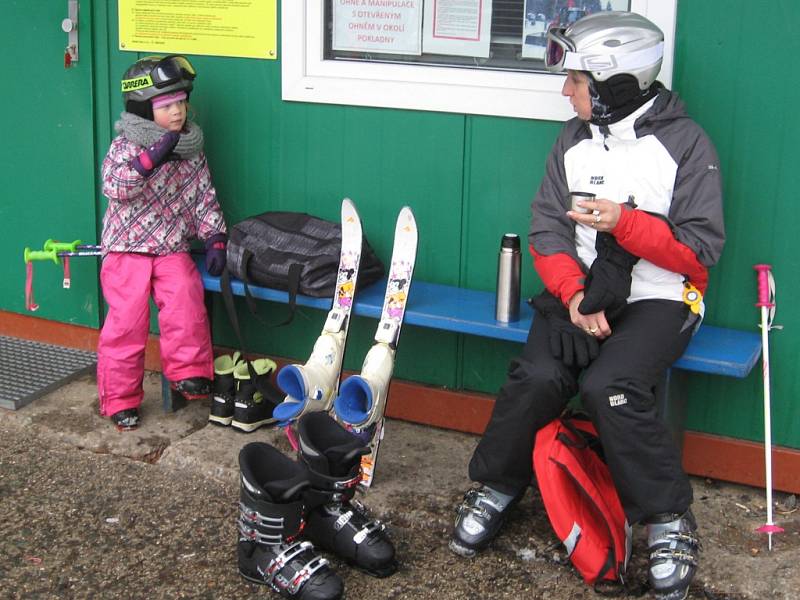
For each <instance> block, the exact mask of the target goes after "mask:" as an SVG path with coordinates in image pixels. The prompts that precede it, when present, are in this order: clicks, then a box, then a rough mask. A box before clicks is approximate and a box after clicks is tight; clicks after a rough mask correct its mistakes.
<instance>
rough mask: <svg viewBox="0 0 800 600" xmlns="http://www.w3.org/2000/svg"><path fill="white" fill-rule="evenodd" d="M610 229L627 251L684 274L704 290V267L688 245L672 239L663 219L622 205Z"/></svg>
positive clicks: (705, 278)
mask: <svg viewBox="0 0 800 600" xmlns="http://www.w3.org/2000/svg"><path fill="white" fill-rule="evenodd" d="M611 233H612V234H613V235H614V237H616V238H617V241H618V242H619V245H620V246H622V247H623V248H625V250H627V251H628V252H630V253H632V254H635V255H636V256H639V257H641V258H643V259H645V260H648V261H650V262H651V263H653V264H654V265H656V266H657V267H661V268H662V269H666V270H667V271H672V272H673V273H680V274H681V275H684V276H685V277H687V278H688V279H689V281H690V282H691V283H692V284H694V286H695V287H697V289H699V290H700V293H702V294H705V292H706V287H707V286H708V269H707V268H706V267H704V266H703V265H702V264H701V263H700V261H699V260H698V259H697V255H696V254H695V253H694V251H693V250H692V249H691V248H689V246H687V245H686V244H683V243H681V242H679V241H678V240H677V239H675V236H674V235H672V230H671V229H670V226H669V225H668V224H667V223H666V221H663V220H662V219H659V218H658V217H655V216H653V215H651V214H648V213H646V212H645V211H642V210H630V209H626V208H623V209H622V213H621V214H620V216H619V221H618V222H617V224H616V226H615V227H614V229H613V230H612V231H611Z"/></svg>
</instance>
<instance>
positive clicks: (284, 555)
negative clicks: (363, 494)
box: [237, 442, 344, 600]
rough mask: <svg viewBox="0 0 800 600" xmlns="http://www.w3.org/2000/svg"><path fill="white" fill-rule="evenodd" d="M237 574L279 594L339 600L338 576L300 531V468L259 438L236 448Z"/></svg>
mask: <svg viewBox="0 0 800 600" xmlns="http://www.w3.org/2000/svg"><path fill="white" fill-rule="evenodd" d="M239 470H240V473H241V492H240V501H239V519H238V521H237V525H238V528H239V544H238V553H239V574H240V575H241V576H242V577H244V578H245V579H247V580H248V581H252V582H254V583H260V584H266V585H268V586H270V587H271V588H272V589H273V590H275V591H276V592H278V593H279V594H280V595H281V596H283V597H284V598H297V599H299V600H338V599H339V598H341V597H342V593H343V590H344V585H343V584H342V580H341V579H340V578H339V576H338V575H336V573H334V572H333V571H332V570H331V569H330V567H329V566H328V561H327V560H325V559H324V558H321V557H319V556H317V555H316V554H315V553H314V547H313V546H312V544H311V542H301V541H299V540H298V539H297V538H298V536H299V535H300V533H301V532H302V531H303V527H304V524H305V523H304V520H303V498H302V495H303V490H304V489H305V488H306V487H308V485H309V481H308V473H307V471H306V469H305V467H304V466H303V465H301V464H299V463H297V462H295V461H293V460H292V459H290V458H288V457H287V456H285V455H283V454H281V453H280V452H279V451H278V450H276V449H275V448H273V447H272V446H270V445H269V444H265V443H263V442H253V443H250V444H247V445H245V446H244V447H243V448H242V449H241V451H240V452H239Z"/></svg>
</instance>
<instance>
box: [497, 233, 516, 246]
mask: <svg viewBox="0 0 800 600" xmlns="http://www.w3.org/2000/svg"><path fill="white" fill-rule="evenodd" d="M500 247H501V248H511V249H512V250H519V236H518V235H517V234H516V233H507V234H505V235H504V236H503V241H502V242H501V243H500Z"/></svg>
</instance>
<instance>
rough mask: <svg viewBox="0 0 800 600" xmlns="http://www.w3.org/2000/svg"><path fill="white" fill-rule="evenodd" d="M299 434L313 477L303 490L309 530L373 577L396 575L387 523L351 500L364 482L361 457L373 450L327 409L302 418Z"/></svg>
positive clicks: (319, 541)
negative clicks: (370, 516)
mask: <svg viewBox="0 0 800 600" xmlns="http://www.w3.org/2000/svg"><path fill="white" fill-rule="evenodd" d="M297 433H298V438H299V444H300V457H301V458H302V460H303V462H305V464H306V466H307V467H308V471H309V479H310V480H311V487H310V488H308V489H307V490H306V491H305V492H304V493H303V497H304V498H305V501H306V507H307V510H308V516H307V521H308V522H307V524H306V530H305V534H306V535H307V536H308V537H309V538H310V539H311V540H312V541H313V542H314V543H315V544H316V545H317V546H319V547H320V548H324V549H325V550H328V551H330V552H333V553H335V554H336V555H337V556H339V557H341V558H342V559H344V560H345V561H346V562H348V563H349V564H352V565H353V566H355V567H357V568H359V569H361V570H362V571H365V572H366V573H368V574H369V575H372V576H374V577H387V576H388V575H391V574H392V573H394V572H395V571H396V570H397V561H396V560H395V557H394V546H393V545H392V542H391V541H390V540H389V538H388V537H387V535H386V531H385V529H386V528H385V526H384V525H383V524H382V523H381V522H380V521H377V520H371V519H369V517H368V516H367V513H366V509H365V508H364V506H363V505H362V504H361V503H360V502H358V501H356V500H353V496H354V495H355V493H356V486H357V485H358V483H359V481H360V480H361V456H362V455H363V454H367V453H368V452H369V448H368V447H367V446H364V444H363V443H362V442H361V441H360V440H359V439H357V438H356V437H355V436H353V435H352V434H350V433H349V432H347V431H346V430H345V429H343V428H342V427H341V426H340V425H339V424H338V423H337V422H336V421H334V420H333V419H332V418H331V417H330V415H328V413H326V412H310V413H307V414H305V415H303V416H302V417H300V419H299V420H298V422H297Z"/></svg>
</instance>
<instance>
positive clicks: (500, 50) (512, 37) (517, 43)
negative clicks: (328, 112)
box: [324, 0, 631, 73]
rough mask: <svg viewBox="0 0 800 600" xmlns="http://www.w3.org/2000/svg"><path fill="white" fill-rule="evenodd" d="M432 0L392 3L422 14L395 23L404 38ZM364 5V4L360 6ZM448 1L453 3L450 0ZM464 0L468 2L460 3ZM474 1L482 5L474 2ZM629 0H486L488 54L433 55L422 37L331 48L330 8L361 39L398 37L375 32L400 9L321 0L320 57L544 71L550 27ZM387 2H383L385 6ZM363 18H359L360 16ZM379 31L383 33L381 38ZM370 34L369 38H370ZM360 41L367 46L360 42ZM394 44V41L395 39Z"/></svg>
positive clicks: (371, 2) (619, 6) (371, 0)
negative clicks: (413, 47) (404, 49)
mask: <svg viewBox="0 0 800 600" xmlns="http://www.w3.org/2000/svg"><path fill="white" fill-rule="evenodd" d="M434 1H435V0H413V1H412V2H406V3H402V2H401V3H397V4H399V5H401V6H403V5H405V6H407V7H409V6H415V7H416V8H417V10H419V13H420V15H421V17H420V20H419V23H420V24H419V31H418V32H417V31H415V30H414V31H409V30H408V29H406V26H407V25H406V23H403V25H401V26H397V29H398V30H399V29H400V28H401V27H402V28H403V33H402V34H400V35H401V36H402V38H403V39H404V40H409V39H410V38H413V37H414V36H415V35H418V36H420V38H421V36H422V19H423V18H424V11H422V6H424V2H434ZM365 4H366V5H365ZM449 4H457V3H453V2H450V3H449ZM463 4H467V5H469V4H470V3H469V2H466V3H463ZM474 4H475V5H476V6H478V5H481V4H484V5H485V4H486V0H483V2H475V3H474ZM630 4H631V3H630V0H493V1H492V2H491V8H492V11H491V38H490V43H489V55H488V57H482V56H457V55H454V54H434V53H430V52H425V51H424V46H425V44H424V40H420V39H417V41H418V42H419V41H421V43H419V44H418V47H420V48H421V49H422V52H421V53H419V54H414V53H398V52H397V50H393V51H391V53H390V52H386V51H384V52H381V51H376V50H369V51H367V50H352V49H351V50H334V49H333V45H334V44H333V32H334V28H335V27H336V26H337V23H334V8H335V9H336V16H337V18H338V19H340V23H338V26H339V27H340V28H341V29H340V31H343V30H347V29H348V28H349V29H350V30H353V29H355V28H363V29H364V37H363V39H365V40H369V39H372V40H375V39H382V40H386V39H392V40H395V39H400V38H399V36H398V37H397V38H388V35H390V34H386V33H385V31H375V30H376V29H378V25H379V24H380V23H381V20H382V18H383V17H386V18H388V19H390V22H391V19H392V18H394V17H396V22H398V23H400V22H401V17H403V16H405V15H401V12H400V9H392V8H391V3H383V2H380V1H375V0H367V2H366V3H362V2H361V1H360V0H358V1H356V0H325V24H326V27H325V44H324V58H325V60H347V61H368V62H379V63H393V64H423V65H428V66H447V67H464V68H470V69H488V70H497V71H523V72H524V71H530V72H539V73H543V72H546V71H545V69H544V62H543V57H544V40H545V34H546V32H547V29H548V28H549V27H566V26H568V25H570V24H571V23H574V22H575V21H577V20H578V19H580V18H581V17H583V16H586V15H589V14H592V13H595V12H599V11H602V10H630ZM387 5H388V6H387ZM362 17H363V18H362ZM381 28H382V29H384V30H391V29H392V26H391V25H388V26H387V25H386V24H384V26H383V27H381ZM381 35H383V37H380V36H381ZM370 36H372V37H370ZM391 44H392V42H390V45H391ZM365 45H368V44H366V43H365ZM395 45H397V43H396V42H395Z"/></svg>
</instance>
